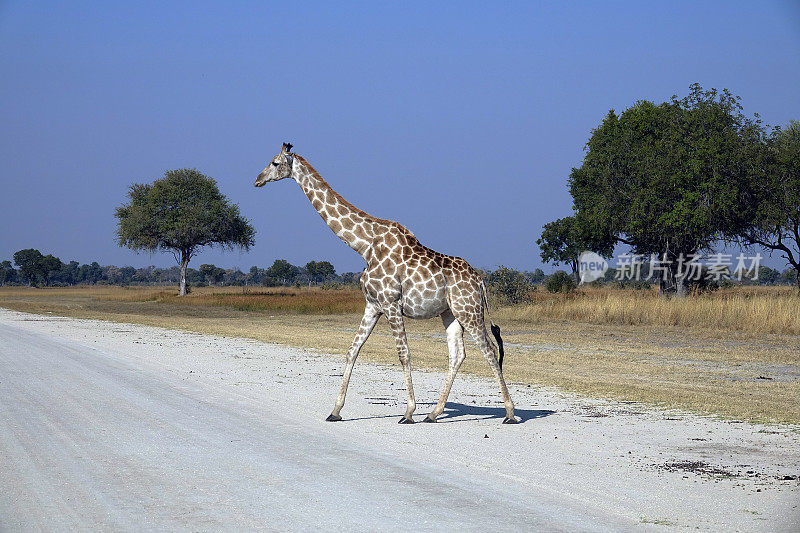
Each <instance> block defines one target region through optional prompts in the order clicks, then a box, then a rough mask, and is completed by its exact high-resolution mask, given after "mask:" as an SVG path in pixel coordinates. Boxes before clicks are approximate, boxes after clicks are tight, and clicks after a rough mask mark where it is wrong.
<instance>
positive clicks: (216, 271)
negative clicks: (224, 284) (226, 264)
mask: <svg viewBox="0 0 800 533" xmlns="http://www.w3.org/2000/svg"><path fill="white" fill-rule="evenodd" d="M200 275H201V276H202V277H203V279H204V280H205V281H206V283H208V284H209V285H216V284H218V283H219V282H221V281H222V278H224V277H225V269H224V268H220V267H218V266H214V265H209V264H203V265H200Z"/></svg>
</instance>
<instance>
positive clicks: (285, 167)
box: [255, 143, 294, 187]
mask: <svg viewBox="0 0 800 533" xmlns="http://www.w3.org/2000/svg"><path fill="white" fill-rule="evenodd" d="M291 149H292V145H291V144H289V143H283V147H282V148H281V151H280V153H279V154H278V155H276V156H275V157H273V158H272V161H270V162H269V164H268V165H267V168H265V169H264V170H262V171H261V174H259V175H258V177H257V178H256V183H255V185H256V187H263V186H264V185H265V184H266V183H267V182H269V181H278V180H282V179H284V178H288V177H289V176H291V175H292V160H293V159H294V157H293V155H294V154H291V153H290V152H289V151H290V150H291Z"/></svg>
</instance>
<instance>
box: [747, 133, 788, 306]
mask: <svg viewBox="0 0 800 533" xmlns="http://www.w3.org/2000/svg"><path fill="white" fill-rule="evenodd" d="M769 148H770V151H769V155H770V156H771V160H770V161H769V162H768V163H767V164H765V165H763V166H765V167H766V168H767V169H768V171H767V172H765V173H764V174H763V175H760V176H756V177H755V178H756V179H754V180H753V189H754V190H755V191H756V201H755V202H754V203H753V205H754V206H755V207H754V209H753V210H752V213H749V214H750V216H748V217H747V218H746V219H745V220H744V229H743V230H741V232H740V235H741V237H742V240H743V242H744V244H748V245H758V246H761V247H762V248H764V249H766V250H768V251H770V252H777V253H779V254H780V255H781V256H782V257H783V258H784V259H786V261H787V262H788V263H789V264H790V265H791V266H792V268H793V269H794V273H795V280H796V283H797V288H798V291H800V123H798V122H797V121H796V120H792V121H791V122H789V124H788V125H787V126H786V127H785V128H782V129H778V130H777V131H775V132H774V134H773V136H772V137H771V138H770V140H769Z"/></svg>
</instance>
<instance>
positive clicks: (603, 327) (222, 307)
mask: <svg viewBox="0 0 800 533" xmlns="http://www.w3.org/2000/svg"><path fill="white" fill-rule="evenodd" d="M0 306H2V307H7V308H10V309H15V310H19V311H26V312H34V313H42V314H54V315H61V316H71V317H78V318H94V319H101V320H110V321H115V322H130V323H137V324H147V325H153V326H161V327H168V328H179V329H184V330H189V331H195V332H200V333H210V334H215V335H223V336H236V337H248V338H253V339H258V340H262V341H268V342H277V343H281V344H286V345H291V346H298V347H306V348H314V349H318V350H322V351H324V352H327V353H333V354H343V353H344V352H345V351H346V349H347V347H348V346H349V344H350V341H351V340H352V336H353V335H354V333H355V329H356V327H357V326H358V323H359V320H360V316H361V311H362V310H363V307H364V301H363V297H362V296H361V293H360V291H358V290H357V289H337V290H324V289H319V288H301V289H294V288H274V289H266V288H257V289H252V288H251V289H249V290H248V289H243V288H241V287H226V288H219V287H205V288H194V289H193V291H192V293H191V294H189V295H188V296H186V297H182V298H181V297H178V296H176V290H175V289H174V288H164V287H158V288H155V287H136V288H122V287H102V286H100V287H70V288H50V289H33V288H24V287H2V288H0ZM492 318H493V319H494V321H495V322H496V323H498V324H499V325H500V326H501V328H502V329H503V338H504V340H505V343H506V358H505V365H504V372H505V374H506V377H507V379H509V380H511V381H513V382H516V383H522V384H542V385H550V386H557V387H561V388H563V389H566V390H570V391H575V392H579V393H585V394H590V395H595V396H604V397H613V398H617V399H621V400H627V401H637V402H647V403H651V404H656V405H661V406H665V407H674V408H680V409H689V410H694V411H698V412H703V413H708V414H713V415H721V416H725V417H730V418H735V419H741V420H751V421H760V422H783V423H792V424H800V298H799V297H797V296H796V293H795V291H794V289H793V288H789V287H786V288H782V287H763V288H762V287H737V288H732V289H725V290H719V291H716V292H715V293H711V294H706V295H701V296H695V297H689V298H686V299H682V300H676V299H668V298H664V297H662V296H660V295H659V294H658V293H657V292H656V291H646V290H645V291H641V290H640V291H634V290H620V289H611V288H587V289H582V290H579V291H576V292H574V293H570V294H556V295H552V294H548V293H541V292H538V291H537V292H535V293H533V299H532V302H531V303H528V304H523V305H516V306H505V307H503V306H498V305H497V304H492ZM406 325H407V330H408V334H409V343H410V345H411V352H412V355H411V357H412V365H413V366H414V367H416V368H430V369H444V368H445V367H446V365H447V346H446V342H445V338H444V331H443V328H442V325H441V322H440V321H439V320H438V319H434V320H424V321H418V320H408V321H407V323H406ZM467 342H468V348H467V360H466V362H465V363H464V366H463V367H462V369H463V370H462V371H465V372H468V373H473V374H478V375H484V376H489V375H490V370H489V368H488V365H487V364H486V363H485V361H484V360H483V358H482V357H481V356H480V354H479V353H478V352H477V350H476V349H475V348H474V347H473V346H472V345H471V342H470V339H467ZM361 357H362V358H363V360H369V361H376V362H382V363H388V364H398V363H397V358H396V353H395V348H394V341H393V340H392V338H391V336H390V334H389V331H388V327H387V325H386V324H385V321H383V320H381V322H380V323H379V325H378V327H377V328H376V330H375V332H374V333H373V335H372V337H371V338H370V340H369V341H368V342H367V344H366V346H365V347H364V349H363V350H362V355H361ZM341 364H342V366H343V359H342V361H341ZM357 375H358V374H357V370H356V373H355V377H354V379H357ZM456 383H457V384H456V386H458V381H457V382H456ZM332 393H333V392H332Z"/></svg>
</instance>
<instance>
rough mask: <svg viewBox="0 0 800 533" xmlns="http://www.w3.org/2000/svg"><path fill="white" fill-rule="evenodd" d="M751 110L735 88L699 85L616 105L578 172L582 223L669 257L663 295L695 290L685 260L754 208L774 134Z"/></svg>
mask: <svg viewBox="0 0 800 533" xmlns="http://www.w3.org/2000/svg"><path fill="white" fill-rule="evenodd" d="M741 109H742V107H741V105H740V104H739V99H738V98H737V97H735V96H733V95H732V94H731V93H730V92H728V91H727V90H723V91H722V92H717V91H716V90H714V89H712V90H710V91H706V90H703V88H702V87H700V86H699V85H697V84H694V85H692V86H691V89H690V93H689V95H688V96H686V97H685V98H682V99H679V98H678V97H677V96H673V97H672V99H671V100H670V101H669V102H664V103H662V104H659V105H656V104H654V103H652V102H648V101H639V102H637V103H636V104H635V105H634V106H633V107H631V108H630V109H627V110H626V111H624V112H623V113H622V114H621V115H617V114H616V113H615V112H614V111H610V112H609V113H608V115H607V116H606V117H605V119H604V120H603V122H602V123H601V124H600V125H599V126H598V127H597V129H595V130H594V131H593V132H592V136H591V138H590V139H589V142H588V143H587V145H586V156H585V158H584V161H583V164H582V165H581V166H580V167H579V168H575V169H573V170H572V173H571V174H570V178H569V184H570V192H571V194H572V198H573V201H574V207H575V209H576V212H577V214H578V216H579V217H580V218H581V219H582V220H583V222H582V224H585V225H586V226H587V227H592V228H595V231H596V232H598V233H599V234H606V235H609V236H612V237H613V238H614V239H615V240H616V241H617V242H621V243H625V244H628V245H630V246H631V247H632V249H633V252H634V253H636V254H642V255H644V256H645V257H649V256H650V255H657V256H658V257H659V258H661V259H666V263H665V265H666V266H669V268H668V269H667V274H668V275H667V279H666V280H665V281H662V282H661V290H662V291H669V292H673V291H674V292H677V293H678V294H679V295H683V294H686V280H685V277H686V272H685V271H680V270H679V265H680V263H679V260H678V259H679V257H680V256H681V255H683V256H684V257H688V256H689V255H691V254H696V253H698V252H705V251H709V250H711V247H712V245H713V244H714V243H716V242H717V241H718V240H719V239H720V238H722V237H724V236H725V235H730V234H732V233H733V232H735V231H736V229H737V227H738V226H739V225H740V224H741V219H742V216H743V213H746V212H747V210H748V209H750V203H751V201H750V200H751V198H752V193H751V191H750V184H751V183H752V180H753V179H754V175H755V174H761V173H762V172H763V169H762V166H761V165H760V163H759V164H754V162H757V161H758V160H759V158H761V157H763V154H764V147H765V143H764V138H765V133H764V129H763V127H762V126H761V124H760V123H759V121H758V120H757V119H750V118H747V117H745V116H744V115H743V114H742V112H741Z"/></svg>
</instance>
